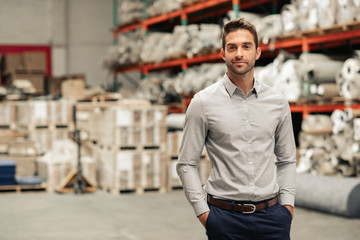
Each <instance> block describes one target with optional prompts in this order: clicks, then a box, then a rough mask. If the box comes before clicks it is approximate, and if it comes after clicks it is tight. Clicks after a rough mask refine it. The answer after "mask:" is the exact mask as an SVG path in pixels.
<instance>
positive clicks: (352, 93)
mask: <svg viewBox="0 0 360 240" xmlns="http://www.w3.org/2000/svg"><path fill="white" fill-rule="evenodd" d="M340 87H341V90H340V91H339V92H340V95H341V96H343V97H344V98H348V99H352V98H357V97H358V96H359V95H360V92H359V89H358V85H357V84H356V83H355V82H353V81H344V82H343V83H342V84H341V86H340Z"/></svg>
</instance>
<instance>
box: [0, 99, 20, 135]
mask: <svg viewBox="0 0 360 240" xmlns="http://www.w3.org/2000/svg"><path fill="white" fill-rule="evenodd" d="M17 112H18V105H17V104H16V103H14V102H2V103H0V116H1V118H0V127H1V128H9V129H16V126H17V125H16V124H17Z"/></svg>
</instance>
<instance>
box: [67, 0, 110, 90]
mask: <svg viewBox="0 0 360 240" xmlns="http://www.w3.org/2000/svg"><path fill="white" fill-rule="evenodd" d="M67 11H68V23H67V24H68V33H69V34H68V41H69V54H68V61H67V63H68V66H67V69H68V71H69V72H71V73H74V72H84V73H86V77H87V84H89V85H90V86H97V85H99V84H100V85H106V84H107V83H109V82H111V81H112V76H110V75H107V74H106V73H105V71H103V70H102V68H101V63H100V60H101V58H102V56H103V55H105V53H106V51H107V49H108V47H109V46H111V45H112V32H111V28H112V22H113V20H112V0H101V1H99V0H75V1H74V0H72V1H68V6H67Z"/></svg>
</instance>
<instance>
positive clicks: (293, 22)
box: [281, 4, 300, 33]
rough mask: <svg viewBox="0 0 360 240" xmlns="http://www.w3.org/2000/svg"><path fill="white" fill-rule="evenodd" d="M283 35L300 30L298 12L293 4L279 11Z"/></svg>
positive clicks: (286, 5)
mask: <svg viewBox="0 0 360 240" xmlns="http://www.w3.org/2000/svg"><path fill="white" fill-rule="evenodd" d="M281 23H282V28H283V33H291V32H296V31H298V30H299V28H300V24H299V11H298V10H297V8H296V6H295V5H293V4H285V5H284V6H283V7H282V9H281Z"/></svg>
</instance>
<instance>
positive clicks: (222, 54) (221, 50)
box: [220, 48, 225, 61]
mask: <svg viewBox="0 0 360 240" xmlns="http://www.w3.org/2000/svg"><path fill="white" fill-rule="evenodd" d="M220 55H221V57H222V59H223V60H224V61H225V51H224V49H223V48H221V49H220Z"/></svg>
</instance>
